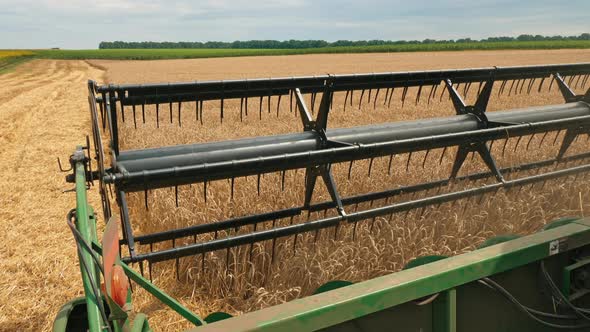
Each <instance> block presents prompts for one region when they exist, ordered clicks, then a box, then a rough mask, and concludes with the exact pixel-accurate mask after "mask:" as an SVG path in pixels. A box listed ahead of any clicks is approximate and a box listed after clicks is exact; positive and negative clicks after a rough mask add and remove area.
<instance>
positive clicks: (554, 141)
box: [551, 129, 561, 145]
mask: <svg viewBox="0 0 590 332" xmlns="http://www.w3.org/2000/svg"><path fill="white" fill-rule="evenodd" d="M559 134H561V129H560V130H558V131H557V134H555V138H554V139H553V144H551V145H555V144H557V138H558V137H559Z"/></svg>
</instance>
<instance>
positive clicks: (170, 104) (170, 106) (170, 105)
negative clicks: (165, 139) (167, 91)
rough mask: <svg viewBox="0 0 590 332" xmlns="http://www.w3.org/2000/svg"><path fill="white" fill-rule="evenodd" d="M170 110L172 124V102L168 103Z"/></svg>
mask: <svg viewBox="0 0 590 332" xmlns="http://www.w3.org/2000/svg"><path fill="white" fill-rule="evenodd" d="M168 108H169V109H168V110H169V113H170V123H172V101H170V102H168Z"/></svg>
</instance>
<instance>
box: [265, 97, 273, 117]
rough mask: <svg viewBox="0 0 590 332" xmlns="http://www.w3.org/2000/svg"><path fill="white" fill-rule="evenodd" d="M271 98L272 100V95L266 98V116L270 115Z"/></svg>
mask: <svg viewBox="0 0 590 332" xmlns="http://www.w3.org/2000/svg"><path fill="white" fill-rule="evenodd" d="M271 98H272V95H271V94H270V93H269V94H268V97H267V98H266V107H267V108H268V114H270V111H271V109H270V104H271Z"/></svg>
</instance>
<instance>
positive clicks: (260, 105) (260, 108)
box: [258, 96, 263, 120]
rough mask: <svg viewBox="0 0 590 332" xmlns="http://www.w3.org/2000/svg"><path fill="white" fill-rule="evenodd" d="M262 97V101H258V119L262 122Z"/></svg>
mask: <svg viewBox="0 0 590 332" xmlns="http://www.w3.org/2000/svg"><path fill="white" fill-rule="evenodd" d="M262 98H263V97H262V96H260V100H259V101H258V118H259V120H262Z"/></svg>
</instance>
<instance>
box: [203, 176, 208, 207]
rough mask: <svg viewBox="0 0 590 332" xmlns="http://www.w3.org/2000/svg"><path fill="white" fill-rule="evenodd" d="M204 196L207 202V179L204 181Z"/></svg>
mask: <svg viewBox="0 0 590 332" xmlns="http://www.w3.org/2000/svg"><path fill="white" fill-rule="evenodd" d="M203 198H204V199H205V203H207V181H203Z"/></svg>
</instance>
